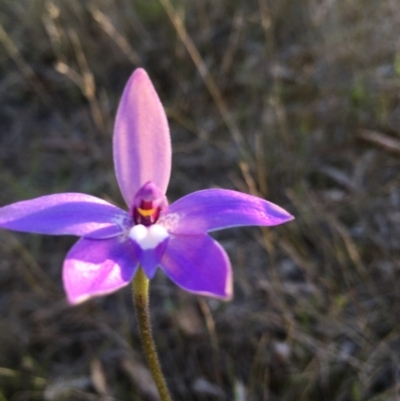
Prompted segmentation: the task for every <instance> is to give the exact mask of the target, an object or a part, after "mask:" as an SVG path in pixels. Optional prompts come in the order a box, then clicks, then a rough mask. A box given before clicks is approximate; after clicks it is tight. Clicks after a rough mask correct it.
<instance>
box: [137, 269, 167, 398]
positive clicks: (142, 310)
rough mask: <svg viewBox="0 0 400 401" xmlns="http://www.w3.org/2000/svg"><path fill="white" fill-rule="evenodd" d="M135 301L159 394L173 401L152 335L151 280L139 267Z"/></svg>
mask: <svg viewBox="0 0 400 401" xmlns="http://www.w3.org/2000/svg"><path fill="white" fill-rule="evenodd" d="M132 288H133V301H134V303H135V308H136V315H137V319H138V321H139V328H140V335H141V337H142V345H143V349H144V353H145V355H146V359H147V363H148V364H149V368H150V371H151V374H152V375H153V379H154V382H155V383H156V386H157V389H158V393H159V394H160V398H161V400H162V401H172V400H171V396H170V395H169V391H168V387H167V383H166V382H165V378H164V375H163V373H162V371H161V366H160V361H159V360H158V356H157V351H156V346H155V344H154V340H153V336H152V334H151V325H150V314H149V279H148V278H147V277H146V275H145V273H144V271H143V269H142V268H141V267H139V269H138V271H137V272H136V274H135V278H134V279H133V284H132Z"/></svg>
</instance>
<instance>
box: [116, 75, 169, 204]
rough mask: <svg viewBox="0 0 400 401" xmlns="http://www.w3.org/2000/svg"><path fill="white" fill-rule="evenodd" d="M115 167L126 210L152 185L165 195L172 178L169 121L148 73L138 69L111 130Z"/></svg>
mask: <svg viewBox="0 0 400 401" xmlns="http://www.w3.org/2000/svg"><path fill="white" fill-rule="evenodd" d="M113 148H114V165H115V172H116V176H117V180H118V184H119V187H120V189H121V192H122V195H123V197H124V199H125V202H126V203H127V205H128V207H131V206H132V202H133V199H134V196H135V194H136V192H137V191H138V190H139V189H140V188H141V187H142V186H143V185H144V184H145V183H146V182H148V181H152V182H153V183H154V184H155V185H156V186H157V187H158V188H159V189H160V190H161V191H162V192H163V194H165V192H166V190H167V186H168V182H169V178H170V174H171V139H170V135H169V128H168V120H167V116H166V115H165V111H164V109H163V106H162V104H161V102H160V99H159V98H158V95H157V93H156V91H155V89H154V87H153V84H152V83H151V81H150V78H149V77H148V75H147V73H146V72H145V71H144V70H143V69H141V68H138V69H137V70H136V71H135V72H134V73H133V74H132V76H131V78H130V79H129V81H128V83H127V84H126V86H125V90H124V93H123V94H122V98H121V101H120V104H119V107H118V111H117V117H116V120H115V127H114V140H113Z"/></svg>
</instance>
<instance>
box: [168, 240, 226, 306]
mask: <svg viewBox="0 0 400 401" xmlns="http://www.w3.org/2000/svg"><path fill="white" fill-rule="evenodd" d="M161 267H162V268H163V270H164V271H165V273H166V275H167V276H168V277H169V278H170V279H171V280H172V281H173V282H174V283H175V284H177V285H178V286H179V287H181V288H183V289H184V290H186V291H189V292H193V293H196V294H199V295H207V296H212V297H217V298H222V299H225V300H228V299H230V298H231V297H232V271H231V264H230V262H229V258H228V256H227V254H226V252H225V251H224V249H223V248H222V247H221V245H219V244H218V242H216V241H214V240H213V239H212V238H211V237H209V236H208V235H189V236H183V235H172V236H170V238H169V242H168V246H167V250H166V251H165V253H164V256H163V257H162V259H161Z"/></svg>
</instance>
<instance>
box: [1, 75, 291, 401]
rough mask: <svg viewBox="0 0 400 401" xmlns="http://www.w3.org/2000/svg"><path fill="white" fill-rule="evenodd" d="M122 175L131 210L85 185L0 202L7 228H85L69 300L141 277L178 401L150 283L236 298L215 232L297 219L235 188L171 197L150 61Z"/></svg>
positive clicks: (130, 100) (135, 80) (67, 277)
mask: <svg viewBox="0 0 400 401" xmlns="http://www.w3.org/2000/svg"><path fill="white" fill-rule="evenodd" d="M113 150H114V165H115V173H116V177H117V181H118V184H119V187H120V189H121V192H122V196H123V198H124V199H125V202H126V204H127V207H128V211H125V210H122V209H120V208H119V207H116V206H114V205H112V204H111V203H109V202H106V201H104V200H102V199H99V198H96V197H94V196H91V195H86V194H81V193H61V194H54V195H47V196H42V197H39V198H36V199H32V200H27V201H21V202H17V203H14V204H11V205H8V206H4V207H2V208H0V227H1V228H5V229H9V230H17V231H25V232H33V233H40V234H51V235H76V236H78V237H81V239H80V240H79V241H78V242H77V243H76V244H75V245H74V246H73V247H72V249H71V250H70V251H69V253H68V255H67V256H66V258H65V261H64V266H63V283H64V288H65V291H66V294H67V299H68V301H69V302H70V303H71V304H78V303H80V302H83V301H85V300H87V299H89V298H92V297H96V296H101V295H106V294H109V293H111V292H114V291H116V290H118V289H120V288H122V287H124V286H126V285H128V284H129V283H130V282H131V281H132V279H133V289H134V299H135V304H136V309H137V314H138V318H139V324H140V327H141V334H142V340H143V344H144V349H145V353H146V356H147V359H148V362H149V365H150V368H151V370H152V373H153V377H154V378H155V381H156V384H157V386H158V389H159V392H160V396H161V398H162V400H163V401H167V400H170V397H169V395H168V390H167V387H166V385H165V380H164V379H163V377H162V374H161V369H160V366H159V363H158V359H157V356H156V352H155V346H154V342H153V339H152V337H151V330H150V322H149V314H148V286H149V279H152V278H153V277H154V275H155V273H156V271H157V269H158V268H161V270H163V271H164V273H165V274H166V275H167V276H168V277H169V278H170V279H171V280H172V281H173V282H174V283H176V284H177V285H178V286H179V287H181V288H182V289H184V290H186V291H189V292H192V293H195V294H199V295H206V296H212V297H215V298H220V299H224V300H228V299H229V298H231V296H232V271H231V265H230V262H229V258H228V256H227V254H226V252H225V251H224V250H223V248H222V247H221V246H220V245H219V244H218V242H216V241H215V240H214V239H212V238H211V237H210V236H209V235H208V233H209V232H210V231H215V230H220V229H223V228H229V227H237V226H251V225H256V226H274V225H278V224H282V223H285V222H287V221H289V220H292V219H293V216H291V215H290V214H289V213H288V212H286V211H285V210H284V209H282V208H281V207H279V206H277V205H275V204H273V203H271V202H268V201H265V200H263V199H260V198H257V197H254V196H250V195H247V194H243V193H240V192H236V191H230V190H223V189H209V190H203V191H198V192H194V193H192V194H189V195H187V196H185V197H183V198H181V199H179V200H178V201H176V202H174V203H172V204H171V205H168V201H167V198H166V196H165V194H166V190H167V186H168V183H169V179H170V173H171V139H170V135H169V128H168V121H167V118H166V115H165V112H164V109H163V107H162V105H161V102H160V100H159V98H158V96H157V93H156V91H155V89H154V87H153V85H152V83H151V81H150V79H149V77H148V75H147V73H146V72H145V71H144V70H143V69H140V68H139V69H137V70H136V71H135V72H134V73H133V74H132V76H131V78H130V79H129V81H128V83H127V85H126V87H125V90H124V93H123V95H122V99H121V102H120V105H119V108H118V112H117V117H116V122H115V128H114V139H113Z"/></svg>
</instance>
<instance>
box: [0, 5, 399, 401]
mask: <svg viewBox="0 0 400 401" xmlns="http://www.w3.org/2000/svg"><path fill="white" fill-rule="evenodd" d="M399 39H400V5H399V3H398V1H397V0H380V1H376V0H352V1H350V0H300V1H298V0H279V1H274V0H246V1H244V0H190V1H189V0H151V1H149V0H115V1H112V0H101V1H99V0H98V1H97V0H68V1H57V0H0V105H1V107H0V126H1V131H0V187H1V192H0V204H1V205H6V204H8V203H12V202H15V201H18V200H22V199H29V198H33V197H36V196H40V195H45V194H50V193H56V192H73V191H74V192H84V193H89V194H92V195H96V196H99V197H101V198H104V199H107V200H110V201H111V202H113V203H115V204H117V205H121V206H123V201H122V197H121V195H120V193H119V190H118V187H117V184H116V180H115V177H114V172H113V163H112V149H111V138H112V129H113V121H114V116H115V112H116V108H117V105H118V101H119V98H120V96H121V93H122V89H123V87H124V85H125V83H126V81H127V79H128V77H129V75H130V74H131V72H132V71H133V70H134V69H135V68H136V67H138V66H142V67H144V68H145V69H146V70H147V71H148V73H149V75H150V77H151V79H152V81H153V83H154V85H155V86H156V88H157V91H158V93H159V96H160V98H161V100H162V102H163V104H164V106H165V108H166V112H167V115H168V118H169V121H170V126H171V135H172V142H173V150H174V153H173V171H172V177H171V184H170V187H169V192H168V194H167V195H168V198H169V200H170V202H171V201H174V200H176V199H178V198H179V197H181V196H182V195H184V194H187V193H189V192H192V191H195V190H200V189H204V188H211V187H221V188H230V189H236V190H240V191H243V192H247V193H251V194H254V195H258V196H261V197H263V198H266V199H268V200H270V201H272V202H275V203H277V204H279V205H281V206H282V207H284V208H285V209H287V210H288V211H290V212H291V213H292V214H294V215H295V216H296V220H295V221H294V222H291V223H289V224H286V225H283V226H279V227H274V228H271V229H265V230H261V229H259V228H245V229H231V230H226V231H223V232H218V233H216V234H215V238H217V239H218V240H219V241H220V242H221V243H222V245H223V246H224V248H225V249H226V250H227V252H228V253H229V255H230V258H231V261H232V264H233V268H234V287H235V296H234V299H233V300H232V302H229V303H224V302H219V301H215V300H212V299H206V298H202V297H196V296H192V295H190V294H187V293H184V292H183V291H181V290H180V289H179V288H177V287H176V286H174V285H173V284H172V283H171V282H169V281H168V279H166V277H165V276H164V275H163V274H162V272H159V273H158V274H157V276H156V278H155V280H153V281H152V286H151V304H152V320H153V327H154V335H155V339H156V341H157V344H158V348H159V352H160V357H161V363H162V365H163V367H164V371H165V374H166V377H167V381H168V383H169V385H170V389H171V392H172V394H173V396H174V399H175V400H184V401H203V400H204V401H211V400H226V401H229V400H233V401H252V400H256V401H258V400H262V401H267V400H268V401H274V400H280V401H308V400H310V401H328V400H329V401H331V400H332V401H333V400H335V401H347V400H348V401H364V400H368V401H378V400H385V401H386V400H388V401H390V400H399V399H400V395H399V390H400V387H399V385H400V324H399V317H400V291H399V289H398V288H397V287H398V282H399V279H400V278H399V275H400V259H399V251H400V185H399V184H400V160H399V156H400V98H399V93H400V92H399V90H400V40H399ZM75 241H76V239H75V238H70V237H46V236H40V235H27V234H18V233H14V232H7V231H3V230H2V231H1V232H0V252H1V258H0V400H1V401H3V400H11V401H22V400H48V401H53V400H54V401H56V400H57V401H58V400H78V401H79V400H147V401H155V400H157V395H156V392H155V389H154V386H153V384H152V381H151V379H150V377H149V372H148V370H147V367H146V364H145V361H144V358H143V355H142V353H141V348H140V339H139V333H138V328H137V324H136V320H135V316H134V310H133V305H132V302H131V293H130V289H129V288H125V289H124V290H122V291H119V292H118V293H116V294H113V295H110V296H107V297H104V298H99V299H95V300H91V301H89V302H87V303H85V304H83V305H80V306H77V307H73V308H71V307H69V306H68V305H67V304H66V301H65V296H64V293H63V290H62V283H61V266H62V262H63V258H64V256H65V254H66V253H67V251H68V250H69V248H70V247H71V246H72V245H73V243H74V242H75Z"/></svg>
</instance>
